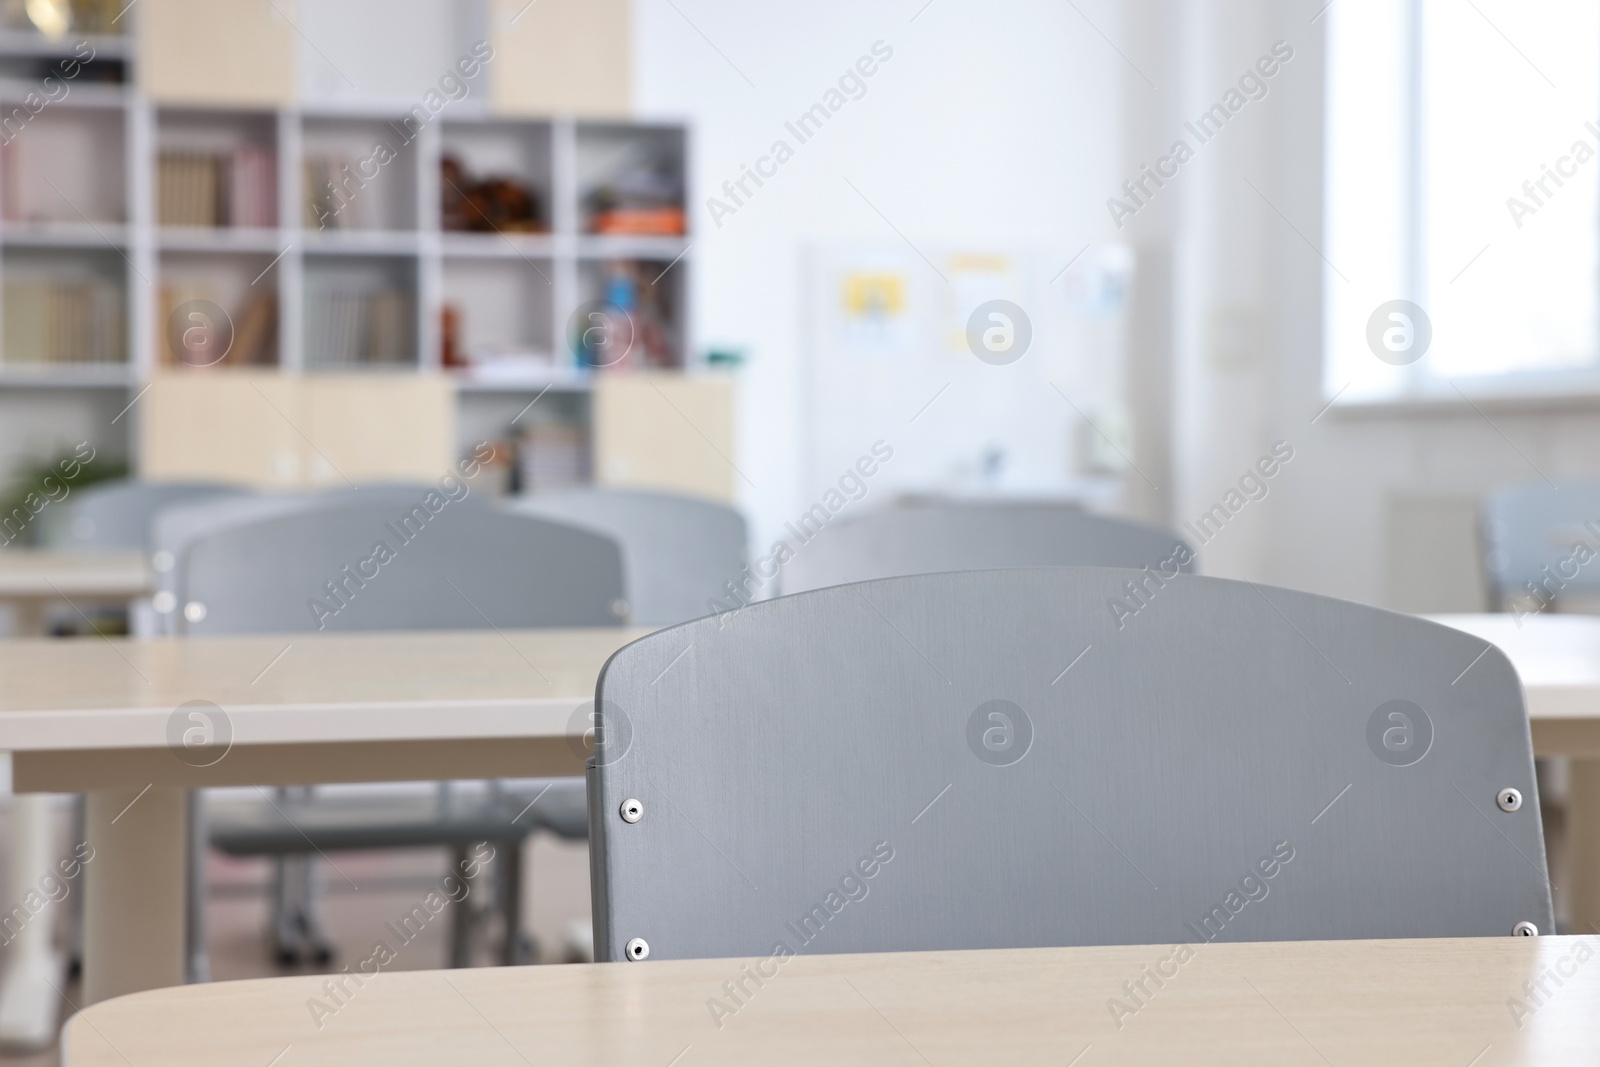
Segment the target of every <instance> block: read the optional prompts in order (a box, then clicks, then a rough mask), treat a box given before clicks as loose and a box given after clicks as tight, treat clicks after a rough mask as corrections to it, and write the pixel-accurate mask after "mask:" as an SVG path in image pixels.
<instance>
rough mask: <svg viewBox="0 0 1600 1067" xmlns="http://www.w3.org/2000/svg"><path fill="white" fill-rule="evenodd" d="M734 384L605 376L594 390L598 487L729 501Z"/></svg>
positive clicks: (707, 378)
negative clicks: (648, 490) (664, 492)
mask: <svg viewBox="0 0 1600 1067" xmlns="http://www.w3.org/2000/svg"><path fill="white" fill-rule="evenodd" d="M734 462H735V459H734V443H733V379H731V378H727V377H722V376H716V375H683V374H610V375H608V374H601V375H600V376H599V377H598V378H596V379H595V386H594V476H595V482H596V483H597V484H599V485H604V486H614V487H618V488H635V489H665V490H670V491H672V492H678V493H687V494H689V495H691V496H699V497H705V498H706V499H709V500H718V501H722V502H725V503H732V502H733V499H734V493H735V491H736V489H737V486H736V485H735V482H736V481H737V480H739V479H740V477H741V476H740V475H739V473H738V471H737V470H736V469H735V468H734Z"/></svg>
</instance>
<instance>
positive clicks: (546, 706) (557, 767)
mask: <svg viewBox="0 0 1600 1067" xmlns="http://www.w3.org/2000/svg"><path fill="white" fill-rule="evenodd" d="M646 632H647V631H643V630H630V629H621V628H618V629H594V630H511V631H505V632H499V631H451V632H444V633H402V634H341V635H331V634H318V635H303V634H301V635H286V636H266V637H255V636H252V637H236V638H235V637H214V638H190V639H173V638H159V639H155V640H149V641H130V640H124V639H111V640H99V641H12V642H6V643H0V680H3V682H0V737H3V738H4V741H3V742H0V743H3V745H4V747H6V748H9V749H11V750H12V752H13V756H12V763H13V776H14V779H15V788H16V789H17V790H18V791H21V792H80V791H81V792H86V793H88V804H87V816H88V817H87V822H88V831H87V838H88V843H89V845H90V846H92V847H93V849H94V858H93V859H92V860H91V861H90V862H89V863H87V864H86V865H85V871H84V875H83V877H84V878H85V880H86V883H87V884H86V886H85V891H86V895H85V922H84V997H85V999H86V1001H87V1002H89V1003H93V1002H95V1001H99V1000H103V999H105V998H107V997H111V996H116V995H118V994H122V993H129V992H134V991H137V990H141V989H151V988H155V987H158V986H169V985H178V984H180V983H181V982H182V981H183V973H184V970H183V957H184V946H183V937H184V935H183V929H184V927H183V898H184V834H185V824H186V816H185V805H184V795H185V790H188V789H198V788H203V787H209V786H224V785H293V784H312V783H320V782H377V781H405V780H423V781H426V780H433V779H441V778H512V777H519V778H520V777H539V776H545V775H575V774H582V773H583V764H584V758H585V755H586V752H585V749H584V746H583V732H584V730H585V729H586V728H588V727H589V725H590V720H589V717H588V715H587V714H586V713H585V711H584V708H583V705H584V704H586V703H587V702H589V701H592V700H593V699H594V688H595V681H596V679H597V678H598V677H599V673H600V668H601V667H602V666H603V665H604V663H605V661H606V659H607V658H609V657H610V655H611V653H613V652H615V651H616V650H617V649H618V648H621V647H622V646H623V645H624V644H626V643H627V642H629V641H631V640H633V639H634V638H637V637H640V636H643V634H644V633H646Z"/></svg>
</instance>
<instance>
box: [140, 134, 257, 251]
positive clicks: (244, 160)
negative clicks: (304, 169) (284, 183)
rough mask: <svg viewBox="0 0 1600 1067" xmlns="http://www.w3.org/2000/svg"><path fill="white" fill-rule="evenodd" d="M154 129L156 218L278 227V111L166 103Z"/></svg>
mask: <svg viewBox="0 0 1600 1067" xmlns="http://www.w3.org/2000/svg"><path fill="white" fill-rule="evenodd" d="M155 133H156V173H155V183H154V184H155V190H154V192H155V220H156V223H157V225H159V226H161V227H163V228H168V227H174V228H182V229H188V230H195V229H198V230H222V229H242V230H268V229H276V228H277V226H278V162H277V160H278V147H277V119H276V117H275V116H274V115H273V114H272V113H271V112H266V111H259V112H257V111H197V110H192V109H187V108H184V109H177V108H161V109H159V110H158V111H157V112H156V126H155Z"/></svg>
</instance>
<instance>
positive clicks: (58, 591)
mask: <svg viewBox="0 0 1600 1067" xmlns="http://www.w3.org/2000/svg"><path fill="white" fill-rule="evenodd" d="M152 586H153V581H152V575H151V573H150V571H149V568H148V567H147V566H146V564H145V559H144V554H143V553H142V552H138V551H126V552H93V553H90V552H55V551H48V550H42V549H34V548H0V603H5V604H9V605H10V606H11V608H12V612H13V625H14V626H15V628H16V632H18V633H19V634H23V635H34V634H43V633H44V632H45V623H46V622H47V612H48V610H49V607H50V605H51V604H53V603H62V602H66V603H70V604H71V605H72V606H73V607H74V608H80V609H81V605H84V604H93V605H99V604H104V603H108V602H109V603H124V602H127V601H131V600H133V599H135V598H137V597H141V596H144V595H145V594H146V593H148V592H149V591H150V590H151V588H152ZM0 684H4V680H0ZM3 748H4V744H3V741H0V750H3ZM11 809H12V810H11V827H12V833H11V839H10V841H9V842H8V844H7V847H6V850H5V851H6V857H5V858H6V863H5V867H6V871H7V878H6V879H5V883H4V885H5V899H6V900H7V901H8V902H9V901H18V900H21V899H22V898H23V896H24V895H25V894H26V893H27V892H28V891H29V890H31V889H33V888H34V884H33V882H34V880H36V879H38V877H39V876H40V875H41V874H42V873H43V872H44V871H47V870H49V869H50V868H51V866H52V865H53V864H54V863H55V859H56V857H55V851H56V849H55V845H56V843H55V842H54V841H53V840H52V839H51V824H50V809H49V802H48V800H47V799H46V798H44V797H32V796H19V797H14V798H12V801H11ZM7 906H10V905H9V904H8V905H7ZM9 949H10V951H9V952H8V953H7V957H8V958H7V959H6V961H5V972H4V974H3V975H0V1043H5V1044H11V1045H21V1046H25V1047H37V1046H41V1045H44V1044H48V1043H49V1042H50V1041H52V1040H54V1038H55V1032H56V994H55V992H54V990H52V989H51V988H50V983H51V982H59V981H60V980H61V977H62V975H63V974H64V973H65V960H64V959H63V958H62V956H61V955H60V954H59V953H58V952H56V951H55V948H54V946H53V945H52V944H51V938H50V931H49V928H48V926H47V925H46V924H44V923H32V924H30V925H28V926H27V927H24V928H23V930H22V931H21V933H20V934H18V935H17V936H16V938H15V939H14V940H13V941H12V943H11V944H10V946H9Z"/></svg>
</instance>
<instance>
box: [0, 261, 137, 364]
mask: <svg viewBox="0 0 1600 1067" xmlns="http://www.w3.org/2000/svg"><path fill="white" fill-rule="evenodd" d="M3 315H4V318H5V333H4V344H5V350H4V352H3V353H0V362H4V363H8V364H19V363H33V364H39V363H122V362H125V361H126V358H127V357H126V355H125V350H124V345H123V337H124V330H123V322H124V317H123V305H122V289H121V287H120V286H118V285H116V284H115V283H113V282H110V281H99V280H95V281H24V280H21V279H18V280H14V281H7V282H6V283H5V297H4V308H3Z"/></svg>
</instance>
